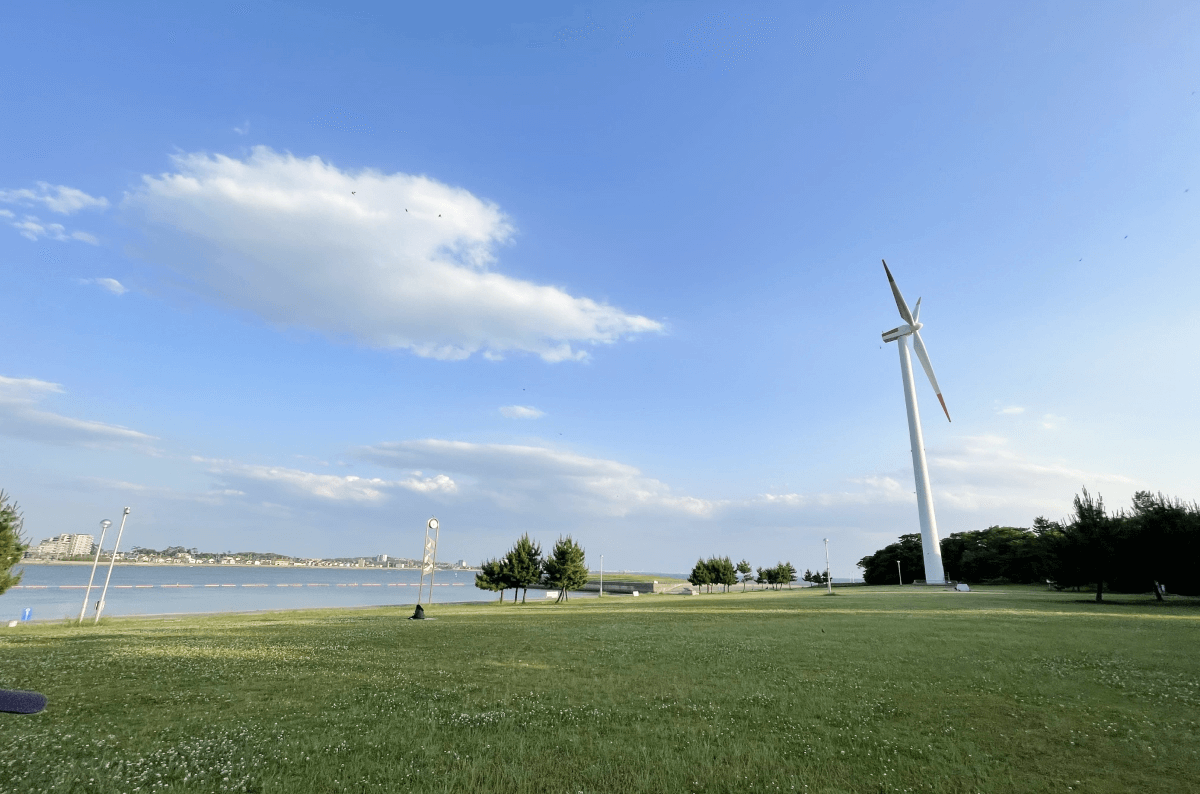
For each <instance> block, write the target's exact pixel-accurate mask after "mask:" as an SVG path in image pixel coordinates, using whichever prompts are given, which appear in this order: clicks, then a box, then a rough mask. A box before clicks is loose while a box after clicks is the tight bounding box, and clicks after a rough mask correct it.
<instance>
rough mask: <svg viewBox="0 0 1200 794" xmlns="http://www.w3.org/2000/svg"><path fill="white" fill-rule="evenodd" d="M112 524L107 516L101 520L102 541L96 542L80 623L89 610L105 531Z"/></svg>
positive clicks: (80, 613) (81, 608)
mask: <svg viewBox="0 0 1200 794" xmlns="http://www.w3.org/2000/svg"><path fill="white" fill-rule="evenodd" d="M111 526H112V522H111V521H109V520H108V519H107V518H106V519H104V520H103V521H101V522H100V542H99V543H97V544H96V559H94V560H92V575H91V576H89V577H88V586H87V591H85V592H84V594H83V606H81V607H80V608H79V624H77V625H82V623H83V613H84V612H87V605H88V600H89V599H90V598H91V597H92V581H93V580H94V579H95V578H96V565H97V564H98V563H99V562H100V549H102V548H104V533H105V532H107V531H108V528H109V527H111Z"/></svg>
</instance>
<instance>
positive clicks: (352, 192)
mask: <svg viewBox="0 0 1200 794" xmlns="http://www.w3.org/2000/svg"><path fill="white" fill-rule="evenodd" d="M357 192H358V191H357V190H351V191H350V195H351V196H353V195H354V194H355V193H357Z"/></svg>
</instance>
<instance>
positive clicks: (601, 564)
mask: <svg viewBox="0 0 1200 794" xmlns="http://www.w3.org/2000/svg"><path fill="white" fill-rule="evenodd" d="M603 597H604V555H603V554H601V555H600V595H598V596H596V598H603Z"/></svg>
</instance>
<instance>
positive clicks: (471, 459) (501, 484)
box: [360, 439, 721, 516]
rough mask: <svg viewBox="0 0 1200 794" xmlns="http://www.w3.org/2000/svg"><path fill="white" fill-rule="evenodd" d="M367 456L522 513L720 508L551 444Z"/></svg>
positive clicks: (392, 449) (413, 446) (403, 445)
mask: <svg viewBox="0 0 1200 794" xmlns="http://www.w3.org/2000/svg"><path fill="white" fill-rule="evenodd" d="M360 456H361V457H363V458H365V459H367V460H370V461H373V462H375V463H379V464H382V465H386V466H395V467H397V468H402V469H411V468H415V467H419V468H421V469H432V470H436V471H444V472H450V473H452V474H454V475H456V476H461V477H465V478H467V479H468V480H470V481H473V483H474V486H475V487H474V488H473V489H472V490H473V491H474V492H477V493H482V494H485V495H487V496H489V497H490V498H492V499H493V500H495V501H496V502H498V503H499V504H501V505H502V506H505V507H507V508H510V509H513V510H518V511H520V510H536V509H539V505H542V504H544V503H551V502H552V503H555V504H556V505H557V506H558V508H562V507H564V506H565V507H566V508H567V509H568V510H570V511H573V512H577V511H582V512H585V513H591V514H594V515H606V516H624V515H628V514H630V513H632V512H645V511H659V512H663V511H665V512H669V513H684V514H689V515H692V516H708V515H710V514H711V513H712V512H713V511H714V510H715V509H716V508H717V507H718V506H719V505H720V504H721V503H719V502H714V501H710V500H707V499H697V498H694V497H690V496H677V495H675V494H672V493H671V489H670V488H669V487H668V486H667V485H666V484H664V483H662V482H660V481H658V480H655V479H652V478H650V477H646V476H645V475H643V474H642V473H641V472H640V471H639V470H638V469H637V468H635V467H633V466H630V465H628V464H625V463H619V462H617V461H614V460H604V459H602V458H588V457H585V456H583V455H576V454H574V453H571V452H563V451H560V450H556V449H550V448H548V447H535V446H523V445H515V444H474V443H469V442H465V441H444V440H440V439H425V440H421V441H399V442H390V443H384V444H377V445H375V446H372V447H367V448H365V449H363V450H361V451H360ZM465 489H466V486H464V490H465Z"/></svg>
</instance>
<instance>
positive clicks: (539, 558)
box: [475, 533, 588, 604]
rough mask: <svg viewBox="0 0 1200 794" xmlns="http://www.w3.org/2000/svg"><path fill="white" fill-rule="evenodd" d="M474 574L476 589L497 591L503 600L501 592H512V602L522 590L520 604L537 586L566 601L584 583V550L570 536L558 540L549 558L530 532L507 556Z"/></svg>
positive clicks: (585, 582) (486, 564) (519, 540)
mask: <svg viewBox="0 0 1200 794" xmlns="http://www.w3.org/2000/svg"><path fill="white" fill-rule="evenodd" d="M479 567H480V572H479V573H477V574H475V586H476V587H478V588H479V589H480V590H490V591H492V592H497V591H499V593H500V600H501V601H504V591H505V590H512V591H513V603H516V600H517V593H516V591H518V590H519V591H521V603H522V604H524V603H525V596H526V595H528V593H529V588H530V587H534V586H537V585H541V586H543V587H547V588H549V589H552V590H555V589H556V590H558V601H557V602H556V603H561V602H563V601H566V600H568V596H567V593H568V592H569V591H571V590H578V589H580V588H581V587H583V586H584V585H585V584H587V581H588V569H587V563H586V562H585V560H584V554H583V547H582V546H580V545H579V544H578V543H576V542H575V541H574V540H572V539H571V536H570V535H567V536H566V537H565V538H563V537H560V538H559V539H558V542H557V543H555V544H554V549H553V550H552V551H551V552H550V554H549V556H543V555H542V546H541V544H540V543H537V542H535V541H533V540H531V539H530V537H529V533H526V534H524V535H522V536H521V537H520V538H519V539H518V540H517V542H516V543H515V544H513V547H512V548H511V549H510V550H509V552H508V554H506V555H505V556H503V557H501V558H500V559H498V560H497V559H490V560H487V561H486V562H484V563H483V564H482V565H480V566H479Z"/></svg>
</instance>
